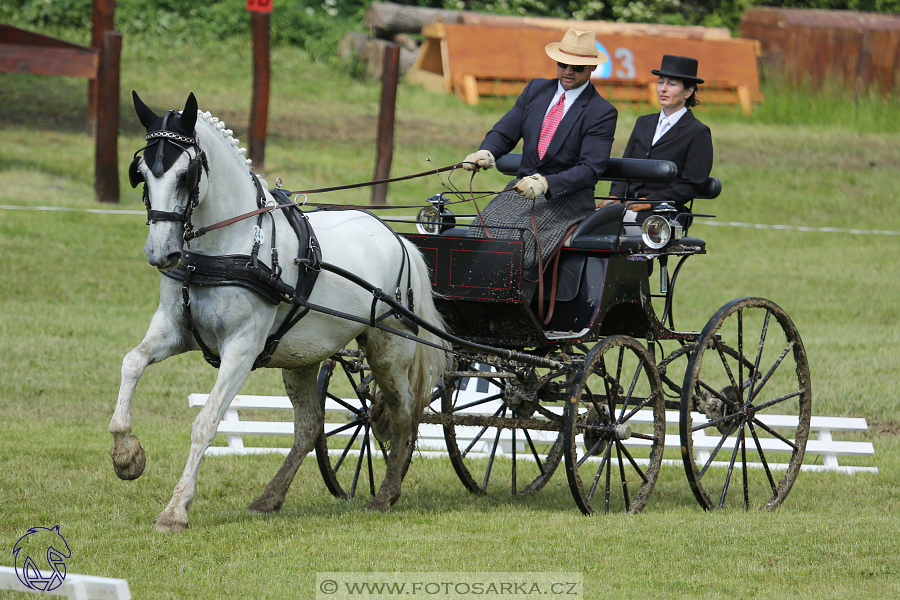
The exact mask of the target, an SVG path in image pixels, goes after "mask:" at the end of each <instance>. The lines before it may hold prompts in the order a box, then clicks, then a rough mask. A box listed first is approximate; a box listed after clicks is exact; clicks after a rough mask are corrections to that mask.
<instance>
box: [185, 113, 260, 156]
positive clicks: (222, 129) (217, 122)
mask: <svg viewBox="0 0 900 600" xmlns="http://www.w3.org/2000/svg"><path fill="white" fill-rule="evenodd" d="M197 116H198V117H200V118H201V119H203V120H204V121H206V122H207V123H209V124H210V125H212V126H213V127H214V128H215V129H216V130H217V131H218V132H219V133H221V134H222V137H224V138H225V140H226V141H227V142H228V143H229V144H231V145H232V146H234V147H235V148H236V149H237V153H238V154H240V155H241V158H242V159H243V160H244V162H245V163H246V165H247V167H248V168H249V167H251V166H252V165H253V161H251V160H250V159H249V158H247V149H246V148H241V147H240V144H241V141H240V140H239V139H237V138H236V137H234V131H232V130H231V129H228V127H227V126H226V125H225V121H222V120H221V119H219V118H218V117H214V116H212V114H211V113H210V112H209V111H206V112H202V111H200V110H198V111H197Z"/></svg>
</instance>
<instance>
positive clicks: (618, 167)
mask: <svg viewBox="0 0 900 600" xmlns="http://www.w3.org/2000/svg"><path fill="white" fill-rule="evenodd" d="M521 164H522V155H521V154H518V153H512V154H506V155H504V156H501V157H500V160H498V161H497V165H496V166H497V170H498V171H500V172H501V173H503V174H504V175H510V176H514V175H516V173H518V171H519V167H520V166H521ZM677 175H678V168H677V167H676V166H675V163H673V162H671V161H668V160H654V159H643V158H610V159H609V162H607V163H606V170H605V171H603V175H601V176H600V179H602V180H604V181H646V182H649V183H669V182H670V181H672V180H673V179H675V177H676V176H677Z"/></svg>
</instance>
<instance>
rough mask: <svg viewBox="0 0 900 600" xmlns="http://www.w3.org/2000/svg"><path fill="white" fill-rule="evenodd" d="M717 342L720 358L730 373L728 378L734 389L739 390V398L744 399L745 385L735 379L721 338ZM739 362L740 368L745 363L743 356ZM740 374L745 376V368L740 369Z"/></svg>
mask: <svg viewBox="0 0 900 600" xmlns="http://www.w3.org/2000/svg"><path fill="white" fill-rule="evenodd" d="M715 344H716V352H718V354H719V358H720V360H721V361H722V366H723V367H724V368H725V373H727V374H728V380H729V381H730V382H731V387H732V388H733V389H735V390H736V391H737V393H738V394H739V396H738V400H742V399H743V398H742V396H743V392H744V390H743V387H742V386H741V385H740V384H738V382H737V381H735V379H734V373H732V372H731V365H729V364H728V359H727V358H726V357H725V351H724V350H723V348H722V344H721V343H719V340H715ZM738 363H739V368H740V366H742V365H743V364H744V361H743V356H741V357H740V358H738ZM738 376H739V377H741V376H743V370H740V371H739V373H738ZM741 381H743V379H741Z"/></svg>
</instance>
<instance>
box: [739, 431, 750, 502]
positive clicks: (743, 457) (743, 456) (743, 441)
mask: <svg viewBox="0 0 900 600" xmlns="http://www.w3.org/2000/svg"><path fill="white" fill-rule="evenodd" d="M741 462H742V463H743V469H742V470H743V476H744V508H745V509H746V510H750V484H749V482H748V481H747V477H749V475H748V473H747V431H746V430H745V429H744V428H743V427H741Z"/></svg>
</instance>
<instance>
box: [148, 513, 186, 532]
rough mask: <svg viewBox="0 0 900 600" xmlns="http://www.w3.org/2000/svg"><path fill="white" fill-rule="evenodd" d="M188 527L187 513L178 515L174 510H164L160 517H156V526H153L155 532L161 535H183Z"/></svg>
mask: <svg viewBox="0 0 900 600" xmlns="http://www.w3.org/2000/svg"><path fill="white" fill-rule="evenodd" d="M187 526H188V518H187V513H184V512H183V511H181V514H176V512H175V511H174V510H169V509H167V510H164V511H163V512H161V513H159V516H158V517H156V524H155V525H154V526H153V531H158V532H160V533H181V532H182V531H184V530H185V529H187Z"/></svg>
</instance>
